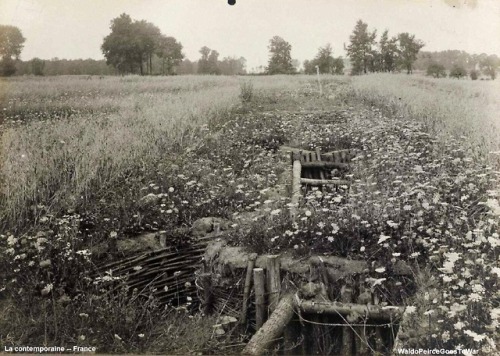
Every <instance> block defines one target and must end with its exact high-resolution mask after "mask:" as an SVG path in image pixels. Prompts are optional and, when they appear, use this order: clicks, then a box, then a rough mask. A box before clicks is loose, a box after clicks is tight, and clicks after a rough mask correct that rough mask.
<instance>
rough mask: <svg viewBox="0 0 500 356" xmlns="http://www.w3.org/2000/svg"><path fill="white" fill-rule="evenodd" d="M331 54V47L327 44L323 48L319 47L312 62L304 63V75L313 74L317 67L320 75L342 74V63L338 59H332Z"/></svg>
mask: <svg viewBox="0 0 500 356" xmlns="http://www.w3.org/2000/svg"><path fill="white" fill-rule="evenodd" d="M332 53H333V50H332V46H331V45H330V44H329V43H328V44H327V45H326V46H325V47H320V48H319V49H318V54H316V57H315V58H314V59H313V60H312V61H304V73H306V74H315V73H316V66H317V67H318V69H319V72H320V73H324V74H343V73H344V61H343V60H342V58H340V57H339V58H334V57H333V56H332Z"/></svg>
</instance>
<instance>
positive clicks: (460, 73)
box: [450, 65, 467, 79]
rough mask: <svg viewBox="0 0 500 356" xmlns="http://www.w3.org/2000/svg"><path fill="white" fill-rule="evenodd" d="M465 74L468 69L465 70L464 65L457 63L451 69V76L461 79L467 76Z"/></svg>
mask: <svg viewBox="0 0 500 356" xmlns="http://www.w3.org/2000/svg"><path fill="white" fill-rule="evenodd" d="M465 76H467V71H466V70H465V68H464V67H461V66H457V65H456V66H454V67H453V68H452V70H451V71H450V78H457V79H460V78H462V77H465Z"/></svg>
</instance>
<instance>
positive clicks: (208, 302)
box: [200, 273, 213, 315]
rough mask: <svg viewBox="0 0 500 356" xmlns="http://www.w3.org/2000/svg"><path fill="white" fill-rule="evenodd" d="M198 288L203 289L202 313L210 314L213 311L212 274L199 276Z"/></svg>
mask: <svg viewBox="0 0 500 356" xmlns="http://www.w3.org/2000/svg"><path fill="white" fill-rule="evenodd" d="M200 286H201V288H202V289H203V299H204V300H203V313H205V315H207V314H210V313H211V312H212V309H213V294H212V274H211V273H202V274H200Z"/></svg>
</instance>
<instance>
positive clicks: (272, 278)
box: [266, 255, 281, 314]
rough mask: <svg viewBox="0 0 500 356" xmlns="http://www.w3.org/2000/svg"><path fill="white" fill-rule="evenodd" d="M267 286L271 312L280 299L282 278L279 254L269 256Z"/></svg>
mask: <svg viewBox="0 0 500 356" xmlns="http://www.w3.org/2000/svg"><path fill="white" fill-rule="evenodd" d="M266 269H267V271H266V272H267V274H266V286H267V293H268V296H269V314H271V313H272V312H273V311H274V309H275V308H276V306H277V305H278V302H279V300H280V291H281V278H280V260H279V256H278V255H270V256H267V266H266Z"/></svg>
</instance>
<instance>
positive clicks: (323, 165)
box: [302, 161, 349, 169]
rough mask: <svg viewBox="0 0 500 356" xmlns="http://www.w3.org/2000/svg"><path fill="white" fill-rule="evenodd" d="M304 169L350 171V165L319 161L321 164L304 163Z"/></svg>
mask: <svg viewBox="0 0 500 356" xmlns="http://www.w3.org/2000/svg"><path fill="white" fill-rule="evenodd" d="M302 167H304V168H340V169H348V168H349V164H348V163H339V162H329V161H319V162H302Z"/></svg>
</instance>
